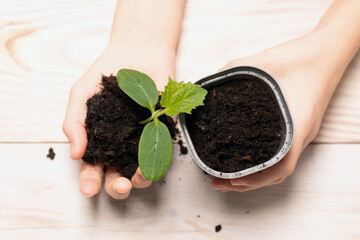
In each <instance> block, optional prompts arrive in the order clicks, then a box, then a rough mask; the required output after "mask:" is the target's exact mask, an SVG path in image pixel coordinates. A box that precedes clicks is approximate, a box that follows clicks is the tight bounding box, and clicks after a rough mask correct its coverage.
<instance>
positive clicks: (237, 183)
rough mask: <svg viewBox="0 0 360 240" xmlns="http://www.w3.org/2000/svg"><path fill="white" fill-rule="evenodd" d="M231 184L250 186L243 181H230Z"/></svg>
mask: <svg viewBox="0 0 360 240" xmlns="http://www.w3.org/2000/svg"><path fill="white" fill-rule="evenodd" d="M230 183H231V185H233V186H247V185H248V184H247V183H246V182H245V181H243V180H236V179H235V180H231V181H230Z"/></svg>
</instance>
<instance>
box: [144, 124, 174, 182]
mask: <svg viewBox="0 0 360 240" xmlns="http://www.w3.org/2000/svg"><path fill="white" fill-rule="evenodd" d="M172 155H173V144H172V139H171V135H170V132H169V129H168V128H167V127H166V125H165V124H164V123H162V122H160V121H159V120H158V119H154V121H152V122H150V123H148V124H147V125H146V126H145V128H144V130H143V132H142V134H141V137H140V142H139V154H138V157H139V159H138V160H139V167H140V170H141V173H142V174H143V175H144V177H145V178H146V179H148V180H151V181H158V180H160V179H161V178H162V177H163V176H164V175H165V173H166V171H167V170H168V168H169V166H170V163H171V159H172Z"/></svg>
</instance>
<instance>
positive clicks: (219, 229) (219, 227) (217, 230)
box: [215, 224, 221, 232]
mask: <svg viewBox="0 0 360 240" xmlns="http://www.w3.org/2000/svg"><path fill="white" fill-rule="evenodd" d="M220 231H221V224H219V225H217V226H216V227H215V232H220Z"/></svg>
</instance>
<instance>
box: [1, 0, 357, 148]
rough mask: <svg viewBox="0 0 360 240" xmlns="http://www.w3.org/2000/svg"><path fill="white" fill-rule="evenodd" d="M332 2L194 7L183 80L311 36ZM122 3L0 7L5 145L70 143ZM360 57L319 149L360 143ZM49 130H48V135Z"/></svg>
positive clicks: (215, 1) (188, 19)
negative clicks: (77, 101) (73, 89)
mask: <svg viewBox="0 0 360 240" xmlns="http://www.w3.org/2000/svg"><path fill="white" fill-rule="evenodd" d="M330 2H331V0H319V1H302V0H293V1H287V0H278V1H270V0H256V1H253V0H246V1H237V0H231V1H230V0H229V1H226V2H224V1H220V0H208V1H201V0H189V1H188V2H187V5H186V16H185V20H184V27H183V34H182V38H181V43H180V46H179V53H178V64H177V79H178V80H180V81H182V80H184V81H195V80H197V79H199V78H201V77H204V76H206V75H209V74H212V73H214V72H215V71H217V70H218V69H219V68H220V67H222V66H223V65H225V64H226V63H227V62H228V61H229V60H231V59H234V58H238V57H244V56H247V55H249V54H253V53H256V52H258V51H260V50H262V49H265V48H268V47H271V46H273V45H276V44H278V43H281V42H284V41H286V40H289V39H292V38H295V37H297V36H300V35H302V34H305V33H306V32H308V31H310V30H311V29H312V28H313V26H314V25H315V24H316V23H317V21H318V19H319V18H320V16H321V15H322V14H323V13H324V11H325V10H326V8H327V7H328V5H329V4H330ZM115 3H116V1H115V0H107V1H101V2H99V1H90V0H79V1H67V0H56V1H45V2H44V1H31V3H30V2H29V1H26V0H12V1H2V2H0V15H1V16H2V17H1V19H0V112H1V115H0V131H1V134H0V142H63V141H67V140H66V137H65V136H64V135H63V133H62V131H61V124H62V121H63V118H64V114H65V109H66V104H67V98H68V92H69V89H70V86H71V85H72V83H73V82H74V81H76V79H77V78H78V77H79V76H81V74H82V73H83V72H84V71H85V70H86V69H87V67H88V66H89V65H90V64H91V63H92V62H93V61H94V60H95V59H96V57H97V56H98V55H99V54H100V53H101V52H102V51H103V49H104V48H105V46H106V43H107V39H108V36H109V31H110V26H111V21H112V15H113V11H114V6H115ZM359 78H360V57H359V55H357V56H356V58H355V60H354V62H353V63H352V65H351V66H350V67H349V69H348V70H347V72H346V74H345V77H344V80H343V81H342V83H341V84H340V87H339V89H338V91H337V92H336V94H335V97H334V99H333V101H332V102H331V104H330V108H329V111H328V112H327V114H326V117H325V120H324V124H323V126H322V130H321V132H320V135H319V137H318V138H317V140H316V141H317V142H360V118H359V116H360V108H359V106H360V104H359V103H360V93H359V91H358V89H359V87H360V86H359V81H358V79H359ZM44 129H46V131H44Z"/></svg>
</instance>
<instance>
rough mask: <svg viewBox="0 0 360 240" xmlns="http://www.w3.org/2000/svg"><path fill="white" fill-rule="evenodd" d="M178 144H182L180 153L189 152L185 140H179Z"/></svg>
mask: <svg viewBox="0 0 360 240" xmlns="http://www.w3.org/2000/svg"><path fill="white" fill-rule="evenodd" d="M178 144H179V146H180V153H181V155H186V154H187V153H188V149H187V147H185V146H184V145H183V141H182V140H179V141H178Z"/></svg>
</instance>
